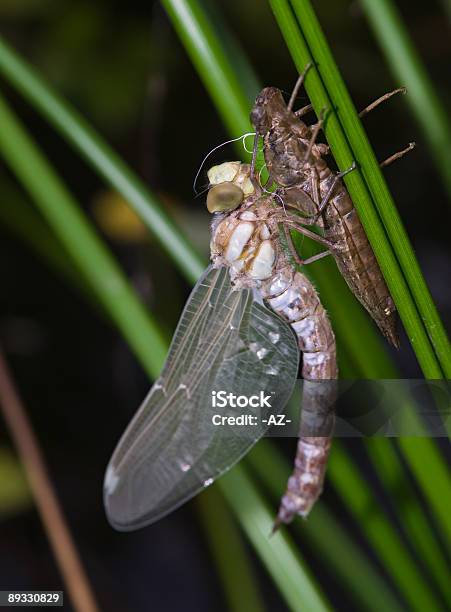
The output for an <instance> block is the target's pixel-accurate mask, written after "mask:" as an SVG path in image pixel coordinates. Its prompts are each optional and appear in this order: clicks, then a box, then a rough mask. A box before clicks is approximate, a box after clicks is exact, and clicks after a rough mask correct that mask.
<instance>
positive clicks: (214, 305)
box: [104, 162, 337, 530]
mask: <svg viewBox="0 0 451 612" xmlns="http://www.w3.org/2000/svg"><path fill="white" fill-rule="evenodd" d="M209 178H210V183H211V185H212V186H211V189H210V191H209V194H208V197H207V206H208V208H209V210H210V212H212V213H214V219H213V222H212V241H211V255H212V264H211V265H210V266H209V268H207V270H206V271H205V273H204V274H203V276H202V277H201V278H200V280H199V281H198V283H197V284H196V286H195V288H194V289H193V291H192V293H191V296H190V297H189V299H188V302H187V304H186V306H185V309H184V311H183V314H182V317H181V319H180V322H179V324H178V327H177V330H176V332H175V335H174V339H173V341H172V344H171V347H170V350H169V354H168V357H167V360H166V363H165V365H164V368H163V371H162V373H161V376H160V377H159V379H158V380H157V381H156V383H155V384H154V386H153V387H152V389H151V391H150V393H149V395H148V396H147V397H146V399H145V400H144V402H143V404H142V406H141V408H140V409H139V411H138V413H137V414H136V416H135V417H134V419H133V420H132V422H131V423H130V425H129V427H128V428H127V430H126V432H125V433H124V435H123V437H122V439H121V440H120V442H119V444H118V446H117V448H116V450H115V452H114V454H113V456H112V458H111V461H110V463H109V466H108V468H107V472H106V476H105V485H104V499H105V507H106V512H107V516H108V519H109V521H110V522H111V524H112V525H113V526H114V527H116V528H117V529H120V530H130V529H135V528H138V527H141V526H144V525H146V524H150V523H152V522H154V521H156V520H158V519H159V518H161V517H163V516H164V515H166V514H168V513H169V512H171V511H172V510H174V509H175V508H177V507H178V506H180V505H181V504H183V503H184V502H185V501H187V500H188V499H190V498H191V497H193V496H194V495H195V494H196V493H198V492H199V491H200V490H202V489H203V488H204V487H205V486H207V485H209V484H211V483H212V482H213V480H214V479H215V478H217V477H218V476H220V475H221V474H222V473H223V472H225V471H226V470H227V469H228V468H230V467H231V466H232V465H233V464H234V463H236V462H237V461H238V460H239V459H240V458H241V457H242V456H243V455H244V454H245V453H246V452H247V451H248V450H249V449H250V447H251V446H252V445H253V444H254V443H255V442H256V441H257V440H258V439H259V438H260V437H261V436H262V435H263V434H264V433H265V431H266V429H267V427H266V425H265V421H267V420H268V418H267V417H268V413H270V412H272V413H274V414H277V413H280V412H282V410H283V408H284V406H285V404H286V403H287V401H288V399H289V398H290V395H291V393H292V390H293V386H294V383H295V381H296V378H297V375H298V367H299V353H300V351H301V352H302V356H303V365H302V373H303V377H304V378H305V379H306V382H305V385H304V400H305V406H304V408H305V413H306V415H307V421H306V422H305V423H304V425H303V426H302V425H301V430H302V427H304V430H303V431H304V436H303V437H302V438H301V440H300V442H299V447H298V456H299V457H300V459H299V461H298V465H297V470H295V473H294V474H293V476H292V478H291V479H290V482H289V485H288V490H287V493H286V495H285V496H284V498H283V500H282V504H281V508H280V511H279V516H278V522H288V521H289V520H291V518H292V517H293V516H294V515H295V514H296V513H300V514H303V515H306V514H307V513H308V511H309V510H310V508H311V506H312V505H313V503H314V501H315V500H316V498H317V497H318V495H319V494H320V492H321V488H322V482H323V477H324V470H325V464H326V461H327V454H328V450H329V446H330V437H329V436H330V419H329V416H328V415H329V412H330V410H329V407H330V405H331V403H333V396H334V392H335V389H334V387H333V386H332V387H329V386H327V381H328V380H329V379H332V380H331V383H333V379H335V378H336V377H337V365H336V356H335V352H336V350H335V338H334V335H333V332H332V329H331V326H330V323H329V320H328V318H327V315H326V313H325V311H324V309H323V307H322V306H321V303H320V301H319V298H318V296H317V294H316V291H315V289H314V287H313V286H312V284H311V283H310V281H309V280H308V279H307V278H306V277H305V276H304V275H303V274H301V273H300V272H299V271H296V270H295V268H294V267H293V265H292V263H291V262H290V261H289V257H288V256H287V255H286V253H285V251H284V249H283V248H282V243H281V236H280V225H281V224H282V223H287V222H288V217H286V216H282V217H281V215H280V207H279V206H278V205H277V204H276V203H275V202H274V200H273V196H272V195H267V194H263V193H261V192H258V186H257V185H256V184H255V181H251V180H250V168H249V166H247V165H245V164H240V163H239V162H230V163H226V164H222V165H221V166H217V167H215V168H213V169H211V170H210V172H209ZM293 223H295V221H293ZM300 229H301V231H305V230H304V228H300ZM319 381H325V382H326V387H325V386H324V385H321V386H320V382H319ZM315 385H318V386H317V387H315ZM220 390H225V391H227V392H233V394H235V395H236V396H238V395H243V396H246V397H250V396H254V395H255V396H258V395H259V394H261V393H263V394H265V395H268V394H269V395H270V396H271V407H270V409H266V408H262V407H260V408H259V409H258V410H254V411H252V408H247V409H246V412H249V411H250V412H253V414H255V416H257V417H258V425H257V426H255V425H254V426H250V427H247V428H245V429H244V430H243V428H238V429H237V428H236V427H233V426H232V425H231V426H228V427H220V428H218V427H217V426H215V425H214V423H213V421H212V416H213V414H214V410H213V408H212V395H213V394H214V392H218V391H220ZM241 412H243V411H242V409H241V408H239V407H233V406H230V405H229V406H228V407H227V409H226V412H225V413H224V412H223V413H222V416H226V417H227V416H233V415H238V414H240V413H241ZM318 419H319V421H320V423H319V426H320V427H321V426H322V427H323V431H324V422H326V426H327V432H326V433H325V434H321V435H320V436H317V435H315V432H316V431H317V430H318V423H317V422H316V421H318Z"/></svg>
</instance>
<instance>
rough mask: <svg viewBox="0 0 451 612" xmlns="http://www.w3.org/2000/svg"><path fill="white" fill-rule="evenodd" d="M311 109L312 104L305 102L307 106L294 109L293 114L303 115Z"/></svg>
mask: <svg viewBox="0 0 451 612" xmlns="http://www.w3.org/2000/svg"><path fill="white" fill-rule="evenodd" d="M311 110H313V104H307V106H303V107H302V108H300V109H299V110H297V111H295V112H294V114H295V115H296V117H303V116H304V115H306V114H307V113H309V112H310V111H311Z"/></svg>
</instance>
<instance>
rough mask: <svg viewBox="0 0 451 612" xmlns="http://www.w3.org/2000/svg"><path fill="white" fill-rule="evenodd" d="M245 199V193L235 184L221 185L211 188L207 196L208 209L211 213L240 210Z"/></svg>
mask: <svg viewBox="0 0 451 612" xmlns="http://www.w3.org/2000/svg"><path fill="white" fill-rule="evenodd" d="M243 198H244V193H243V191H242V190H241V189H240V188H239V187H237V185H234V184H233V183H219V184H218V185H214V186H213V187H211V189H210V191H209V192H208V196H207V208H208V211H209V212H211V213H215V212H230V211H232V210H235V208H238V206H239V205H240V204H241V202H242V201H243Z"/></svg>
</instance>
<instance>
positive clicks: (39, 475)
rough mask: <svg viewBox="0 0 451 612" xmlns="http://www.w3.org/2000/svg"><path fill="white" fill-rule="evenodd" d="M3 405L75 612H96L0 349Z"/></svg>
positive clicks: (0, 400) (92, 597)
mask: <svg viewBox="0 0 451 612" xmlns="http://www.w3.org/2000/svg"><path fill="white" fill-rule="evenodd" d="M0 406H1V408H2V411H3V415H4V418H5V422H6V425H7V427H8V429H9V431H10V433H11V437H12V439H13V440H14V443H15V445H16V448H17V452H18V454H19V456H20V458H21V461H22V463H23V466H24V468H25V472H26V474H27V478H28V482H29V485H30V488H31V490H32V493H33V496H34V499H35V502H36V506H37V508H38V511H39V514H40V516H41V520H42V523H43V525H44V529H45V531H46V533H47V537H48V539H49V542H50V545H51V547H52V550H53V553H54V555H55V559H56V562H57V564H58V567H59V569H60V572H61V574H62V577H63V580H64V583H65V585H66V588H67V590H68V593H69V597H70V599H71V601H72V605H73V607H74V608H75V610H77V611H79V612H97V611H98V607H97V604H96V602H95V599H94V595H93V593H92V590H91V587H90V585H89V582H88V578H87V576H86V574H85V571H84V569H83V566H82V564H81V561H80V559H79V556H78V553H77V550H76V547H75V544H74V542H73V540H72V536H71V534H70V531H69V528H68V526H67V523H66V521H65V518H64V515H63V512H62V510H61V508H60V505H59V502H58V500H57V497H56V495H55V493H54V490H53V487H52V484H51V482H50V478H49V476H48V473H47V468H46V466H45V462H44V458H43V456H42V453H41V451H40V448H39V444H38V441H37V439H36V436H35V435H34V432H33V429H32V426H31V423H30V421H29V419H28V417H27V414H26V410H25V408H24V405H23V403H22V401H21V398H20V396H19V393H18V391H17V389H16V387H15V384H14V381H13V378H12V375H11V373H10V371H9V367H8V364H7V362H6V360H5V357H4V355H3V353H2V351H1V349H0Z"/></svg>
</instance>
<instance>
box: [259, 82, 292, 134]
mask: <svg viewBox="0 0 451 612" xmlns="http://www.w3.org/2000/svg"><path fill="white" fill-rule="evenodd" d="M286 112H287V105H286V103H285V100H284V99H283V96H282V93H281V91H280V89H277V88H276V87H265V88H264V89H263V90H262V91H261V93H260V94H259V95H258V96H257V99H256V100H255V104H254V108H253V109H252V110H251V123H252V125H253V126H254V127H255V131H256V132H257V134H259V135H260V136H263V135H264V134H265V133H266V132H268V131H269V130H270V128H271V127H272V125H273V123H274V122H275V121H277V120H278V119H281V118H282V117H283V116H284V115H285V113H286Z"/></svg>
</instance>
